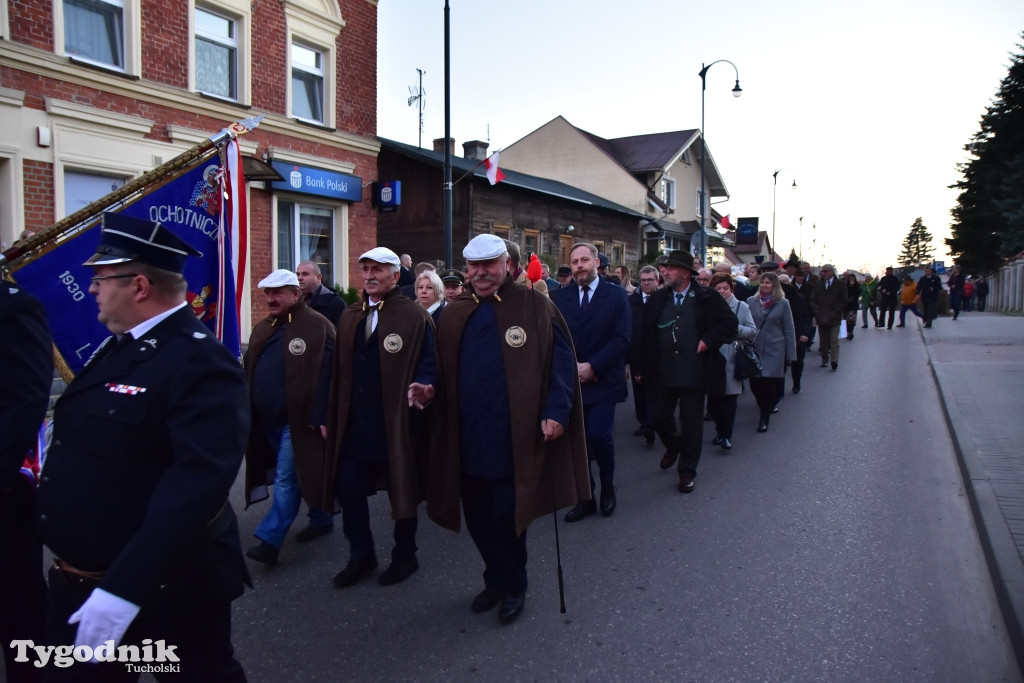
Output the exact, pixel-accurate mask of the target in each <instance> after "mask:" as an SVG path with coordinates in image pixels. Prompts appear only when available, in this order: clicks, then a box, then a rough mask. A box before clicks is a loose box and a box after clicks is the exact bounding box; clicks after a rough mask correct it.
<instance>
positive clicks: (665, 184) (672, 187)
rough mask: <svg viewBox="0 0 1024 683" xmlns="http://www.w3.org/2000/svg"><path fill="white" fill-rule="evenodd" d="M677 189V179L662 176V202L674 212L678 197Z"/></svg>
mask: <svg viewBox="0 0 1024 683" xmlns="http://www.w3.org/2000/svg"><path fill="white" fill-rule="evenodd" d="M676 189H677V185H676V181H675V178H673V177H671V176H669V175H668V174H666V175H664V176H662V178H661V201H663V202H665V206H667V207H668V208H670V209H673V210H675V208H676V197H677V196H678V195H677V192H676Z"/></svg>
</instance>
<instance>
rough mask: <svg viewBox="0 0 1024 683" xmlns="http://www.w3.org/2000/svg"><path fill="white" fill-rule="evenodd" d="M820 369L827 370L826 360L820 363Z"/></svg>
mask: <svg viewBox="0 0 1024 683" xmlns="http://www.w3.org/2000/svg"><path fill="white" fill-rule="evenodd" d="M821 367H823V368H827V367H828V361H827V360H823V361H821Z"/></svg>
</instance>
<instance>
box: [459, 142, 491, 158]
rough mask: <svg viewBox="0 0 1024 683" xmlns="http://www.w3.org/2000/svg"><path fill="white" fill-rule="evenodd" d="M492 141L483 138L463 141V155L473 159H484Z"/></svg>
mask: <svg viewBox="0 0 1024 683" xmlns="http://www.w3.org/2000/svg"><path fill="white" fill-rule="evenodd" d="M488 147H490V143H487V142H484V141H482V140H470V141H469V142H463V143H462V150H463V152H462V156H464V157H465V158H467V159H472V160H473V161H483V160H484V159H486V158H487V148H488Z"/></svg>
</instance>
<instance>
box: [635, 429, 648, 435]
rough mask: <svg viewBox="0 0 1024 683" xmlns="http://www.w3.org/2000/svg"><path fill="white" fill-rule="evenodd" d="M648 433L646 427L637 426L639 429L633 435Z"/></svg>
mask: <svg viewBox="0 0 1024 683" xmlns="http://www.w3.org/2000/svg"><path fill="white" fill-rule="evenodd" d="M646 433H647V429H646V428H644V427H637V430H636V431H635V432H633V436H643V435H644V434H646Z"/></svg>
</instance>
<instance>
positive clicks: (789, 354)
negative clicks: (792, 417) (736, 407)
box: [747, 273, 796, 432]
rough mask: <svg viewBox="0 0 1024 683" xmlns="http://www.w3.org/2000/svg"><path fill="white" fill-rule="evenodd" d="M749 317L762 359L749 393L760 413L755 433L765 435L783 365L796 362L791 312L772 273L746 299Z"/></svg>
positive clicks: (752, 379) (782, 374) (776, 396)
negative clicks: (757, 375)
mask: <svg viewBox="0 0 1024 683" xmlns="http://www.w3.org/2000/svg"><path fill="white" fill-rule="evenodd" d="M747 306H749V307H750V315H751V317H753V319H754V324H755V325H757V337H756V338H755V339H754V348H755V349H757V353H758V355H759V356H760V357H761V376H760V377H753V378H751V380H750V391H751V392H753V394H754V398H756V399H757V407H758V408H759V409H760V411H761V417H760V420H759V421H758V423H757V431H759V432H767V431H768V421H769V420H770V419H771V415H772V409H773V408H775V404H776V403H778V401H779V397H780V396H781V391H780V387H781V388H783V389H784V385H782V383H783V382H784V378H785V375H786V366H787V365H789V364H790V363H792V362H793V361H795V360H796V330H795V328H794V325H793V312H792V310H791V309H790V307H789V302H788V301H786V295H785V293H784V292H783V291H782V285H781V284H780V283H779V277H778V276H777V275H776V274H775V273H764V274H763V275H762V276H761V286H760V288H759V289H758V292H757V294H755V295H754V296H752V297H750V298H749V299H747Z"/></svg>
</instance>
